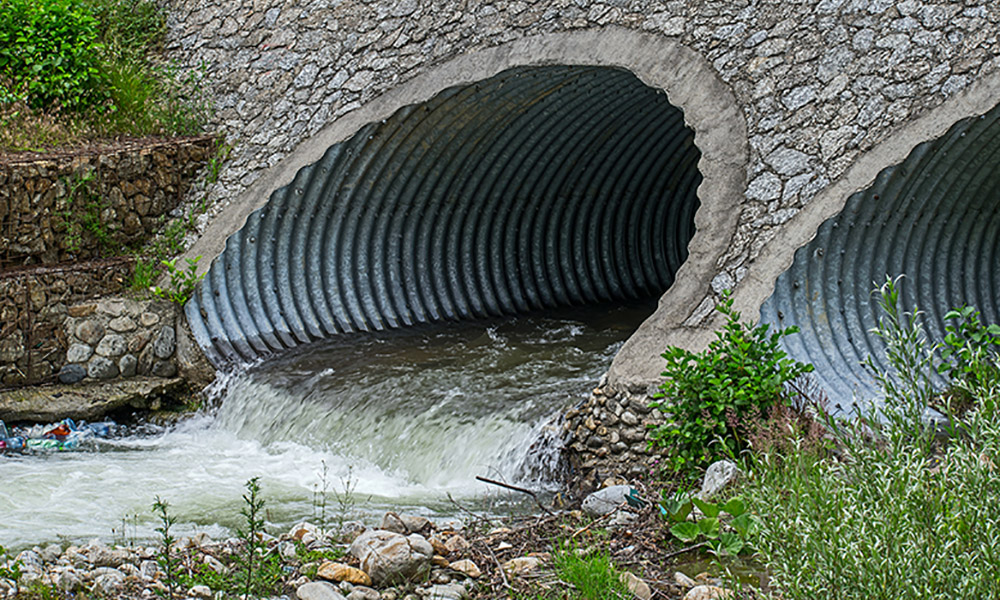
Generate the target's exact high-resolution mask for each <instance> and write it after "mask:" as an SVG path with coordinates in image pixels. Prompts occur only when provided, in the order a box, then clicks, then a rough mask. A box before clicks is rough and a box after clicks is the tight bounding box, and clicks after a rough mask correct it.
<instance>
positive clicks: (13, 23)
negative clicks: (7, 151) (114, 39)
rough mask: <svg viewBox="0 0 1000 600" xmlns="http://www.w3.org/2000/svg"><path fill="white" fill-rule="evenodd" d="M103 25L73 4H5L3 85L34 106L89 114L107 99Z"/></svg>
mask: <svg viewBox="0 0 1000 600" xmlns="http://www.w3.org/2000/svg"><path fill="white" fill-rule="evenodd" d="M98 26H99V24H98V21H97V19H95V18H94V17H93V16H92V15H91V14H89V13H88V12H87V11H86V10H85V9H83V8H82V7H80V6H79V5H78V4H77V3H76V2H74V1H73V0H44V1H42V0H5V1H4V7H3V10H0V81H4V82H6V83H7V85H8V86H10V88H11V89H10V90H9V91H10V92H14V93H15V94H16V93H18V92H21V93H23V94H24V97H25V98H26V99H27V101H28V104H29V105H30V106H31V107H32V108H47V107H51V106H53V105H58V106H59V107H61V108H64V109H70V110H84V109H89V108H93V107H95V106H97V105H99V104H100V103H101V102H103V101H104V100H105V99H106V98H107V92H106V90H105V86H104V80H103V78H102V76H101V69H100V59H99V53H100V51H101V45H100V44H99V42H98Z"/></svg>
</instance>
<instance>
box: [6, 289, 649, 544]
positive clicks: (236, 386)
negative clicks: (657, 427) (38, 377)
mask: <svg viewBox="0 0 1000 600" xmlns="http://www.w3.org/2000/svg"><path fill="white" fill-rule="evenodd" d="M651 312H652V307H650V306H648V305H645V306H634V307H614V308H590V309H579V310H577V311H575V312H567V311H561V312H560V313H559V314H558V315H557V316H546V315H536V316H530V317H519V318H511V319H505V320H495V321H487V322H473V323H453V324H443V325H435V326H428V327H418V328H413V329H408V330H400V331H393V332H387V333H380V334H366V335H351V336H342V337H341V338H340V339H334V340H330V341H327V342H321V343H317V344H313V345H309V346H305V347H301V348H298V349H296V350H294V351H292V352H289V353H288V354H285V355H282V356H280V357H278V358H275V359H272V360H269V361H267V362H265V363H263V364H259V365H256V366H253V367H251V368H248V369H246V370H244V371H242V372H240V373H236V374H230V375H227V376H225V377H223V378H221V380H220V382H218V384H217V386H216V387H217V389H216V390H215V393H214V399H213V401H212V402H211V403H210V404H211V405H210V406H209V407H207V408H205V409H204V410H202V411H201V412H199V413H198V414H196V415H194V416H192V417H191V418H188V419H185V420H184V421H182V422H181V423H179V424H177V425H174V426H171V427H167V428H155V427H151V426H144V427H141V428H139V429H138V430H137V431H136V432H135V433H133V434H130V435H127V436H124V437H119V438H115V439H111V440H102V441H99V442H97V443H96V444H94V445H91V446H89V447H87V448H86V449H84V450H81V451H75V452H35V453H32V454H29V455H4V456H0V545H4V546H7V547H11V548H15V549H17V548H22V547H25V546H30V545H33V544H36V543H43V542H74V543H78V542H83V541H86V540H89V539H92V538H101V539H102V540H105V541H106V542H109V543H111V542H119V543H121V542H129V541H137V540H148V539H152V538H153V537H154V535H155V534H154V532H153V527H155V526H156V524H155V523H154V521H153V514H152V512H151V511H150V506H151V504H152V503H153V501H154V499H155V498H156V497H160V498H161V499H163V500H165V501H167V502H168V503H169V504H170V506H171V512H172V513H173V514H175V515H176V516H177V518H178V522H179V523H180V524H183V525H182V526H181V527H179V528H178V530H177V531H178V533H179V534H184V533H185V532H187V533H191V532H194V531H195V530H197V531H205V532H207V533H208V534H209V535H211V536H212V537H225V536H228V535H231V533H232V530H233V528H234V527H236V526H237V525H239V519H240V516H239V511H240V507H241V502H242V500H241V495H242V493H243V492H244V484H245V482H246V481H247V480H248V479H250V478H252V477H260V485H261V487H262V489H263V493H264V499H265V501H266V503H267V514H266V517H267V521H268V523H269V525H270V526H272V527H273V528H275V529H277V530H282V529H284V528H287V527H288V526H290V525H291V524H293V523H294V522H296V521H299V520H302V519H308V520H313V521H317V520H321V519H323V518H325V519H326V520H327V521H328V522H332V521H335V520H337V519H340V518H349V519H361V520H364V521H367V522H374V521H376V520H378V519H380V518H381V515H382V513H383V512H384V511H386V510H396V511H404V512H410V513H415V514H422V515H425V516H428V517H431V518H434V519H437V520H448V519H458V518H461V517H462V514H461V511H460V509H459V508H458V507H457V506H456V504H455V503H454V502H453V501H452V499H454V500H455V501H457V502H459V503H461V504H462V505H463V506H467V507H472V508H474V509H475V510H479V511H484V512H487V513H492V514H505V511H513V510H518V509H519V508H521V507H522V505H523V502H524V498H522V497H515V496H513V495H512V494H511V493H510V492H502V491H498V489H497V488H495V487H492V486H487V485H485V484H482V483H479V482H477V481H475V476H476V475H483V476H486V477H490V478H493V479H499V480H504V481H508V482H513V483H519V484H521V485H527V486H529V487H532V488H534V489H541V490H545V489H554V488H555V487H556V486H557V483H556V482H555V479H556V473H555V469H556V466H557V459H558V455H559V448H558V442H557V439H558V436H557V435H556V430H557V428H558V423H557V422H556V420H555V419H557V417H558V415H559V414H560V413H561V412H562V411H563V410H565V409H566V408H568V407H569V406H572V405H573V404H575V403H576V402H579V401H580V400H582V399H583V398H585V397H586V395H587V394H588V393H589V391H590V390H591V389H592V388H593V386H594V384H595V383H596V381H597V380H598V379H599V378H600V377H601V375H602V374H603V373H604V372H605V371H606V370H607V368H608V366H609V365H610V364H611V359H612V358H613V357H614V355H615V353H616V352H617V351H618V349H619V348H620V347H621V344H622V343H623V342H624V340H625V339H626V338H628V336H629V335H630V334H631V333H632V332H633V331H634V330H635V328H636V327H637V326H638V324H639V323H640V322H641V320H642V319H643V318H645V317H646V316H648V315H649V314H650V313H651ZM347 489H349V490H350V492H351V493H350V495H349V496H345V494H344V491H345V490H347ZM324 490H325V491H326V494H325V495H324V494H323V491H324ZM449 496H450V498H449ZM324 497H325V501H324V500H323V498H324ZM324 513H325V514H324Z"/></svg>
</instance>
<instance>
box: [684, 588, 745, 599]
mask: <svg viewBox="0 0 1000 600" xmlns="http://www.w3.org/2000/svg"><path fill="white" fill-rule="evenodd" d="M732 596H733V593H732V592H731V591H729V590H724V589H722V588H720V587H718V586H715V585H698V586H695V587H693V588H691V589H690V590H688V593H686V594H684V598H683V600H720V599H722V598H731V597H732Z"/></svg>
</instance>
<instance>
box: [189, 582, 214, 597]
mask: <svg viewBox="0 0 1000 600" xmlns="http://www.w3.org/2000/svg"><path fill="white" fill-rule="evenodd" d="M188 596H191V597H192V598H201V599H202V600H208V599H209V598H211V597H212V588H210V587H208V586H207V585H196V586H193V587H192V588H191V589H190V590H188Z"/></svg>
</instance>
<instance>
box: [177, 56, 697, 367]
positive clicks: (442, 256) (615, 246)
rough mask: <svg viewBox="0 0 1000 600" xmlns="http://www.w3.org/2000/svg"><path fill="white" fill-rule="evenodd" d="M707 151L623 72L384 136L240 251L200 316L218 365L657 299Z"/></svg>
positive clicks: (588, 70)
mask: <svg viewBox="0 0 1000 600" xmlns="http://www.w3.org/2000/svg"><path fill="white" fill-rule="evenodd" d="M698 159H699V152H698V150H697V148H696V147H695V145H694V133H693V132H692V131H691V130H690V129H688V128H687V127H686V126H685V125H684V120H683V115H682V114H681V112H680V111H679V110H678V109H676V108H675V107H673V106H671V105H670V104H669V102H668V101H667V98H666V96H665V95H664V94H663V93H662V92H660V91H658V90H654V89H652V88H649V87H647V86H645V85H643V84H642V83H641V82H640V81H639V80H638V79H637V78H636V77H635V76H634V75H632V74H631V73H629V72H628V71H625V70H621V69H613V68H606V67H581V66H550V67H525V68H517V69H511V70H508V71H505V72H503V73H501V74H499V75H497V76H495V77H493V78H491V79H488V80H484V81H480V82H478V83H476V84H473V85H468V86H463V87H458V88H452V89H448V90H445V91H443V92H441V93H440V94H438V95H437V96H435V97H434V98H433V99H431V100H429V101H428V102H426V103H424V104H421V105H416V106H410V107H406V108H404V109H401V110H400V111H398V112H397V113H396V114H394V115H393V116H392V117H391V118H389V119H387V120H386V121H384V122H381V123H372V124H369V125H367V126H365V127H364V128H362V129H361V130H360V131H358V132H357V134H355V135H354V136H353V137H352V138H351V139H349V140H347V141H345V142H343V143H340V144H337V145H335V146H333V147H331V148H330V149H329V151H327V153H326V154H325V155H324V156H323V158H322V159H321V160H320V161H319V162H317V163H315V164H313V165H310V166H308V167H305V168H303V169H302V170H301V171H300V172H299V173H298V174H297V175H296V177H295V179H294V181H293V182H292V183H291V184H289V185H288V186H286V187H284V188H282V189H280V190H278V191H276V192H275V193H274V194H273V195H272V196H271V198H270V200H269V202H268V204H267V205H266V206H264V207H263V208H261V209H260V210H258V211H256V212H254V213H253V214H252V215H251V216H250V217H249V219H248V220H247V223H246V225H245V226H244V228H243V229H242V230H241V231H239V232H237V233H236V234H234V235H233V236H232V237H230V239H229V240H228V241H227V242H226V249H225V250H224V251H223V253H222V254H221V255H220V256H219V257H218V258H217V259H216V260H215V262H214V263H213V264H212V267H211V269H210V270H209V273H208V275H207V276H206V277H205V279H204V281H203V282H202V284H201V285H200V287H199V288H198V290H197V291H196V293H195V296H194V297H193V298H192V300H191V302H189V303H188V305H187V307H186V313H187V317H188V320H189V322H190V324H191V328H192V331H193V332H194V334H195V337H196V338H197V339H198V342H199V343H200V344H201V345H202V347H203V348H204V349H205V350H206V353H207V354H208V356H209V357H210V358H211V359H212V360H213V362H215V363H216V364H217V365H220V366H221V365H223V364H224V363H226V362H229V361H238V362H239V361H244V360H252V359H255V358H257V357H259V356H263V355H267V354H270V353H273V352H278V351H281V350H283V349H286V348H291V347H293V346H296V345H298V344H303V343H307V342H309V341H312V340H317V339H322V338H326V337H329V336H333V335H338V334H340V333H344V332H351V331H371V330H381V329H386V328H393V327H404V326H407V325H413V324H416V323H426V322H431V321H439V320H445V319H449V320H451V319H468V318H478V317H488V316H499V315H510V314H517V313H523V312H526V311H532V310H538V309H542V308H553V307H558V306H567V305H576V304H583V303H592V302H602V301H616V300H626V299H637V298H645V297H650V296H653V295H657V294H660V293H662V292H663V291H664V290H666V289H667V288H668V287H669V286H670V284H671V283H672V282H673V277H674V273H675V272H676V271H677V269H678V268H679V267H680V265H681V263H683V262H684V260H685V258H686V257H687V244H688V242H689V241H690V239H691V237H692V235H693V234H694V213H695V211H696V210H697V208H698V199H697V196H696V189H697V187H698V184H699V183H700V181H701V176H700V175H699V173H698V170H697V162H698Z"/></svg>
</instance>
